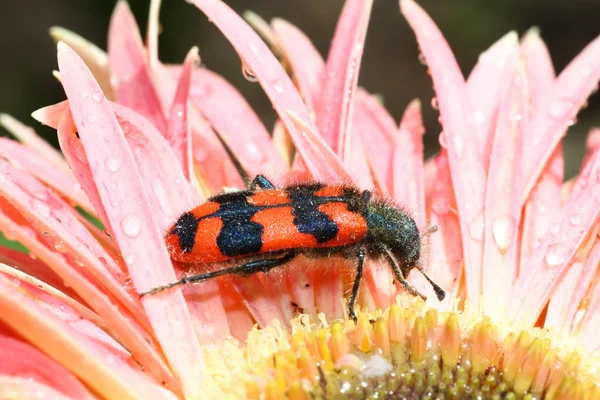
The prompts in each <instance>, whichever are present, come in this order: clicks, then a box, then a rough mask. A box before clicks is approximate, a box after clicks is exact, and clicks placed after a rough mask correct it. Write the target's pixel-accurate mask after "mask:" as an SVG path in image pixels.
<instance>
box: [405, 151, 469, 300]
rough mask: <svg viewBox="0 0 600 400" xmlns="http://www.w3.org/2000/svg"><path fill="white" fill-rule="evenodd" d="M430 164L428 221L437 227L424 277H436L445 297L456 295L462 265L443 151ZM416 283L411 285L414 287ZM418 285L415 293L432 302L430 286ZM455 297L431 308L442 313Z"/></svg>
mask: <svg viewBox="0 0 600 400" xmlns="http://www.w3.org/2000/svg"><path fill="white" fill-rule="evenodd" d="M433 160H434V162H432V163H431V164H429V165H432V167H431V168H430V170H433V171H435V177H436V178H435V185H433V188H432V193H431V197H430V200H431V201H430V203H431V214H430V217H429V220H430V224H431V226H434V225H435V226H437V227H438V230H437V232H433V233H431V236H430V237H429V248H430V249H435V250H430V251H429V263H428V267H429V268H428V270H427V273H428V275H430V276H431V277H435V282H436V283H437V284H438V285H440V286H441V287H442V288H443V289H444V290H446V291H448V293H455V294H456V292H457V291H458V283H459V279H460V275H461V266H462V261H463V253H462V241H461V234H460V222H459V220H458V216H457V215H456V200H455V197H454V193H453V191H452V182H451V177H450V170H449V169H448V155H447V153H446V151H445V150H442V152H441V153H440V154H439V155H438V156H436V157H435V158H434V159H433ZM433 168H435V169H433ZM425 257H426V255H425ZM411 277H412V275H411ZM417 282H419V281H417ZM417 282H414V283H415V284H417ZM420 282H421V284H420V285H419V287H418V289H419V290H422V291H423V292H424V293H425V294H426V295H427V296H428V297H431V296H434V297H433V298H434V299H435V293H434V292H433V289H432V288H431V286H430V285H429V284H427V283H423V282H422V281H420ZM454 297H455V296H446V300H444V302H443V303H442V304H441V305H439V303H438V302H437V301H434V302H432V304H433V305H434V306H435V307H440V308H441V309H448V308H450V307H451V306H452V301H451V299H452V298H454Z"/></svg>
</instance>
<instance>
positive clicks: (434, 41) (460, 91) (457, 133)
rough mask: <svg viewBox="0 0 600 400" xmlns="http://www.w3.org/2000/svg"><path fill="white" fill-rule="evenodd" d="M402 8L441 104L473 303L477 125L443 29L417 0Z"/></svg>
mask: <svg viewBox="0 0 600 400" xmlns="http://www.w3.org/2000/svg"><path fill="white" fill-rule="evenodd" d="M400 8H401V10H402V13H403V14H404V16H405V17H406V19H407V20H408V22H409V24H410V25H411V27H412V28H413V30H414V31H415V33H416V35H417V41H418V42H419V46H420V47H421V50H422V52H423V55H424V56H425V59H426V60H427V64H428V65H429V69H430V70H431V76H432V78H433V85H434V88H435V92H436V95H437V98H438V102H439V105H440V114H441V118H442V125H443V127H444V133H443V135H444V138H445V140H444V142H445V146H446V147H447V149H448V161H449V166H450V173H451V175H452V184H453V186H454V195H455V196H456V204H457V207H458V217H459V219H460V229H461V237H462V245H463V249H464V265H465V281H466V285H467V299H468V300H469V301H470V302H471V304H472V305H473V307H474V308H475V309H477V308H478V305H479V300H480V296H481V259H482V240H483V235H482V233H483V232H482V230H483V211H484V210H483V208H484V204H483V202H484V188H485V179H486V176H485V169H484V165H483V163H482V160H481V159H480V157H479V151H478V147H477V146H478V145H477V142H476V141H475V140H473V137H478V136H479V135H478V134H477V133H476V129H477V127H475V126H472V125H470V124H469V123H468V121H467V116H468V115H470V113H471V111H470V105H469V101H468V97H467V92H466V87H465V82H464V79H463V76H462V74H461V72H460V69H459V67H458V64H457V63H456V60H455V58H454V55H453V54H452V51H451V50H450V47H449V46H448V44H447V42H446V40H445V39H444V37H443V36H442V34H441V32H440V31H439V29H438V28H437V26H436V25H435V24H434V22H433V21H432V20H431V18H430V17H429V16H428V15H427V14H426V13H425V11H423V9H422V8H421V7H419V6H418V5H417V4H416V3H415V2H414V1H413V0H400Z"/></svg>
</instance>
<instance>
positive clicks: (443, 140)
mask: <svg viewBox="0 0 600 400" xmlns="http://www.w3.org/2000/svg"><path fill="white" fill-rule="evenodd" d="M439 142H440V146H442V147H443V148H444V149H445V148H446V147H447V145H448V143H446V134H445V133H444V132H443V131H442V132H441V133H440V137H439Z"/></svg>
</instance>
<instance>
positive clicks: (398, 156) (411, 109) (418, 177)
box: [392, 100, 427, 231]
mask: <svg viewBox="0 0 600 400" xmlns="http://www.w3.org/2000/svg"><path fill="white" fill-rule="evenodd" d="M424 132H425V128H424V127H423V119H422V117H421V102H420V101H419V100H413V101H411V102H410V104H409V105H408V107H407V108H406V111H404V116H403V117H402V121H401V122H400V129H399V130H398V134H397V138H396V143H395V147H394V158H393V167H392V171H393V173H392V176H393V178H394V181H393V193H394V199H396V201H398V202H399V203H400V204H402V205H403V206H404V207H406V209H407V211H409V212H410V213H411V214H412V216H413V218H415V221H416V222H417V226H418V227H419V229H420V230H421V231H423V230H425V229H426V228H427V226H426V221H425V219H426V215H425V181H424V175H423V133H424Z"/></svg>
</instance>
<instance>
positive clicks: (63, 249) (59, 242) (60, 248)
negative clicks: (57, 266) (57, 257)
mask: <svg viewBox="0 0 600 400" xmlns="http://www.w3.org/2000/svg"><path fill="white" fill-rule="evenodd" d="M54 250H56V251H58V252H59V253H66V252H67V246H65V242H64V241H62V240H57V241H56V243H54Z"/></svg>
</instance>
